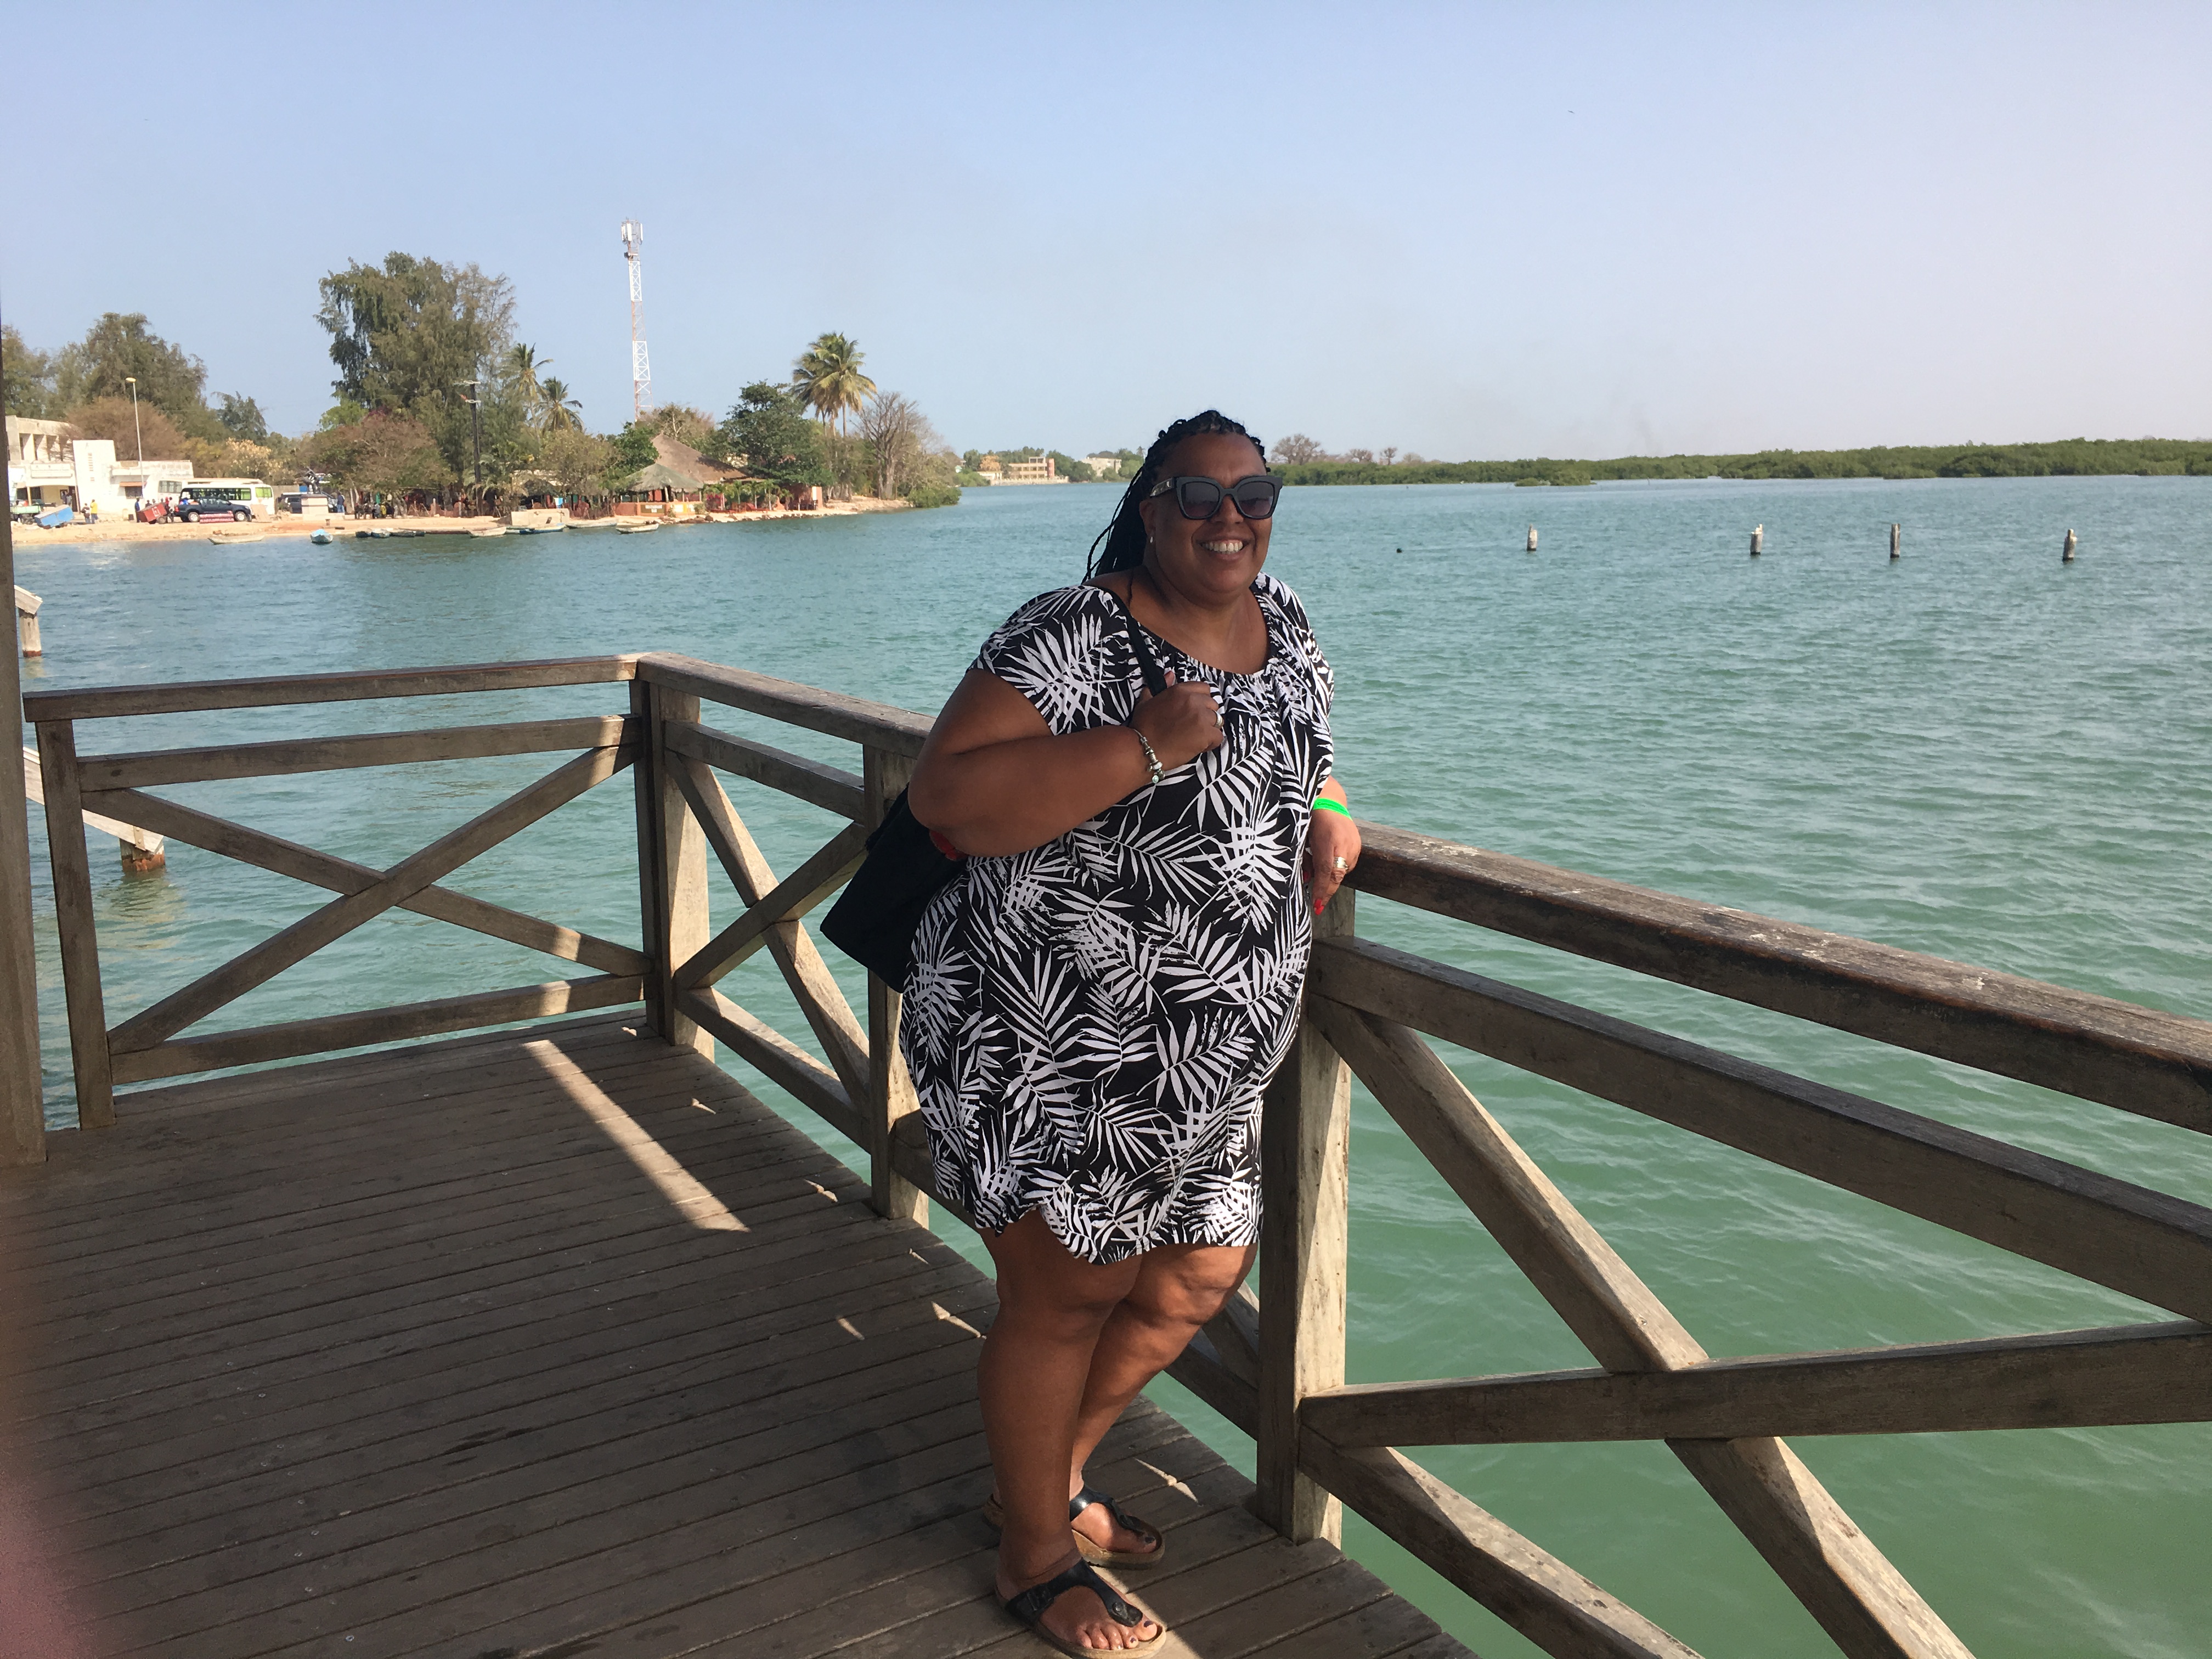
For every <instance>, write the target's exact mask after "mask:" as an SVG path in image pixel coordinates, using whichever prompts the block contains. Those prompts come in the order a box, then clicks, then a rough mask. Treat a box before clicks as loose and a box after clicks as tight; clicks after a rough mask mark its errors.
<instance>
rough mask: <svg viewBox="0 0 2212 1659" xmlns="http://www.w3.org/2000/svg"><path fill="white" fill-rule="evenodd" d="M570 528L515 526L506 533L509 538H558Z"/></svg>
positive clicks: (554, 525) (539, 525)
mask: <svg viewBox="0 0 2212 1659" xmlns="http://www.w3.org/2000/svg"><path fill="white" fill-rule="evenodd" d="M567 528H568V526H567V525H565V524H513V525H509V526H507V530H506V532H504V533H506V534H507V535H509V536H557V535H559V534H560V533H561V532H562V531H564V530H566V529H567Z"/></svg>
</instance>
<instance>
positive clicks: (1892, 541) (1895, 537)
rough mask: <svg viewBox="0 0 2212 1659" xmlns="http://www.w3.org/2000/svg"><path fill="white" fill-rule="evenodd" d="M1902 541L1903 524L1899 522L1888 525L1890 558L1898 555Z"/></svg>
mask: <svg viewBox="0 0 2212 1659" xmlns="http://www.w3.org/2000/svg"><path fill="white" fill-rule="evenodd" d="M1904 542H1905V526H1903V525H1901V524H1893V525H1892V526H1890V527H1889V556H1890V557H1891V558H1895V557H1897V556H1898V555H1899V552H1901V551H1902V550H1903V547H1904Z"/></svg>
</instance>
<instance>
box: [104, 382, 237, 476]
mask: <svg viewBox="0 0 2212 1659" xmlns="http://www.w3.org/2000/svg"><path fill="white" fill-rule="evenodd" d="M68 420H69V423H70V426H71V427H73V428H76V435H77V436H78V437H80V438H106V439H107V440H108V441H110V442H112V443H113V444H114V446H115V453H116V455H117V457H118V459H122V460H125V461H134V462H135V461H136V460H137V459H138V445H139V442H140V441H142V440H143V441H144V443H145V446H146V458H147V459H149V460H155V461H180V460H184V459H188V457H189V453H190V451H191V449H192V448H193V447H196V446H194V445H193V444H192V442H191V441H190V440H189V439H187V438H186V437H185V435H184V434H183V433H181V432H179V430H178V429H177V423H176V422H174V421H173V420H171V419H170V418H169V417H168V416H167V415H164V414H163V413H162V412H161V410H158V409H156V408H155V407H154V406H153V405H152V404H139V406H138V411H137V425H136V426H135V427H134V426H133V425H132V423H131V400H130V399H129V398H94V399H93V401H92V402H90V403H88V404H82V406H80V407H78V408H76V409H72V410H70V412H69V416H68ZM217 476H221V475H217Z"/></svg>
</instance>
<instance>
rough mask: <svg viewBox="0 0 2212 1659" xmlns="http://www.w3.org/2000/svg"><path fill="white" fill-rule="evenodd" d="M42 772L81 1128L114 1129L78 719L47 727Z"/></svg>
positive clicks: (42, 746) (43, 730) (112, 1085)
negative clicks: (80, 778)
mask: <svg viewBox="0 0 2212 1659" xmlns="http://www.w3.org/2000/svg"><path fill="white" fill-rule="evenodd" d="M39 775H40V778H41V779H43V780H44V784H45V789H46V858H47V860H48V862H49V863H50V864H51V865H52V869H53V876H54V921H55V924H56V926H57V927H58V929H59V930H60V933H61V946H62V993H63V996H64V1000H66V1002H67V1003H68V1006H69V1028H70V1059H71V1060H72V1061H73V1063H74V1065H75V1068H76V1121H77V1126H78V1127H80V1128H85V1129H106V1128H108V1127H112V1125H113V1124H114V1122H115V1083H114V1077H113V1073H112V1072H111V1070H110V1068H109V1065H108V1054H107V1009H106V1001H105V1000H104V999H103V998H102V996H101V994H100V937H99V933H98V932H97V931H96V929H95V928H94V922H93V909H92V865H91V860H90V858H89V855H88V854H87V853H86V851H85V844H84V836H85V829H84V796H83V792H82V788H81V787H79V785H78V782H77V771H76V725H75V723H74V722H72V721H70V720H49V721H46V722H44V723H42V724H41V725H40V726H39Z"/></svg>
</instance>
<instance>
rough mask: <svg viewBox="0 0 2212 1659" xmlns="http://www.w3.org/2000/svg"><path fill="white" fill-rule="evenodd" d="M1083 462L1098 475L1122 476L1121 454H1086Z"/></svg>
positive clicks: (1105, 476)
mask: <svg viewBox="0 0 2212 1659" xmlns="http://www.w3.org/2000/svg"><path fill="white" fill-rule="evenodd" d="M1083 464H1084V465H1085V466H1087V467H1089V468H1090V469H1091V472H1092V474H1093V475H1094V476H1096V477H1101V478H1118V477H1121V457H1120V456H1119V455H1085V457H1084V458H1083Z"/></svg>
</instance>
